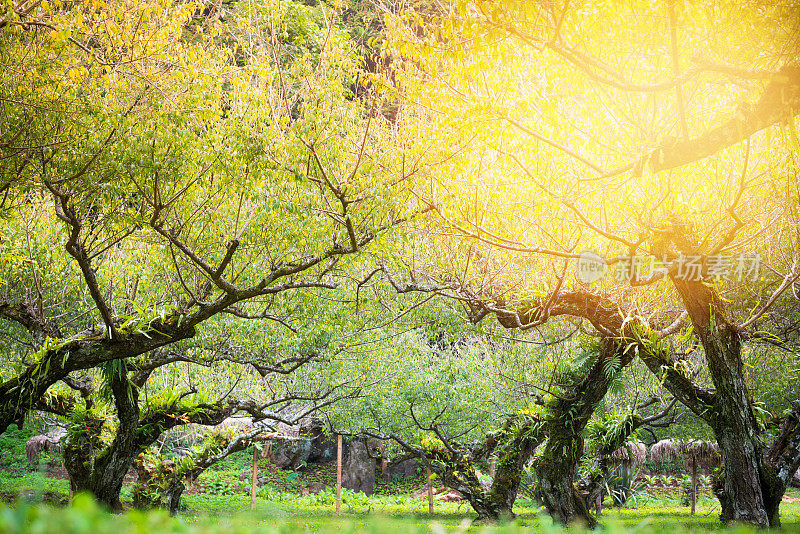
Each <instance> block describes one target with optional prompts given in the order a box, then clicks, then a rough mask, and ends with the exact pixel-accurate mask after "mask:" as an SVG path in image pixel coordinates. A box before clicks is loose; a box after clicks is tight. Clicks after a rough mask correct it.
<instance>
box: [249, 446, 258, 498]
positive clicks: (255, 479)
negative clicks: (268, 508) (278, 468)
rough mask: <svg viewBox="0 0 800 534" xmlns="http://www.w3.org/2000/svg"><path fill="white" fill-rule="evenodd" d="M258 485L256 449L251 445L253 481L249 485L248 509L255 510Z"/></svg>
mask: <svg viewBox="0 0 800 534" xmlns="http://www.w3.org/2000/svg"><path fill="white" fill-rule="evenodd" d="M257 485H258V449H257V448H256V446H255V444H253V480H252V482H251V484H250V509H251V510H255V509H256V486H257Z"/></svg>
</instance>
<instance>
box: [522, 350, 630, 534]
mask: <svg viewBox="0 0 800 534" xmlns="http://www.w3.org/2000/svg"><path fill="white" fill-rule="evenodd" d="M625 347H626V344H625V343H624V342H622V341H618V340H615V339H612V338H607V337H606V338H603V339H602V340H601V342H600V347H599V350H598V355H597V360H596V361H595V362H594V364H593V365H592V367H591V369H590V370H589V372H588V373H586V374H585V375H584V376H583V377H582V378H581V380H580V382H578V383H577V384H576V385H575V386H574V387H572V388H570V389H567V390H566V391H565V392H564V394H563V396H562V397H561V398H556V399H555V400H554V401H553V402H552V403H550V405H549V408H550V409H549V413H548V414H547V421H546V425H547V427H546V431H547V436H548V437H547V444H546V445H545V450H544V453H543V454H542V459H541V461H540V462H539V464H538V465H537V467H536V473H537V475H538V477H539V480H540V482H541V493H542V499H543V500H544V505H545V508H546V509H547V512H548V513H549V514H550V515H551V516H552V517H553V520H554V521H557V522H559V523H562V524H569V523H573V522H578V523H583V524H584V525H585V526H586V527H590V528H591V527H594V526H596V525H597V520H596V519H595V518H594V517H593V516H592V515H591V514H590V513H589V507H588V506H587V504H586V500H585V499H584V498H583V497H582V496H581V494H580V493H579V492H578V490H577V489H576V487H575V484H574V479H575V472H576V469H577V466H578V462H579V461H580V458H581V456H582V455H583V438H582V437H581V434H582V433H583V430H584V429H585V428H586V424H587V423H588V422H589V419H590V418H591V417H592V414H593V413H594V411H595V409H596V408H597V405H598V404H599V403H600V401H602V400H603V397H605V395H606V393H607V392H608V387H609V385H610V384H611V381H612V380H613V379H614V378H615V376H616V375H617V373H619V372H620V371H621V370H622V369H623V368H624V367H626V366H627V365H628V364H629V363H630V362H631V361H632V360H633V356H634V352H633V351H632V350H626V349H625Z"/></svg>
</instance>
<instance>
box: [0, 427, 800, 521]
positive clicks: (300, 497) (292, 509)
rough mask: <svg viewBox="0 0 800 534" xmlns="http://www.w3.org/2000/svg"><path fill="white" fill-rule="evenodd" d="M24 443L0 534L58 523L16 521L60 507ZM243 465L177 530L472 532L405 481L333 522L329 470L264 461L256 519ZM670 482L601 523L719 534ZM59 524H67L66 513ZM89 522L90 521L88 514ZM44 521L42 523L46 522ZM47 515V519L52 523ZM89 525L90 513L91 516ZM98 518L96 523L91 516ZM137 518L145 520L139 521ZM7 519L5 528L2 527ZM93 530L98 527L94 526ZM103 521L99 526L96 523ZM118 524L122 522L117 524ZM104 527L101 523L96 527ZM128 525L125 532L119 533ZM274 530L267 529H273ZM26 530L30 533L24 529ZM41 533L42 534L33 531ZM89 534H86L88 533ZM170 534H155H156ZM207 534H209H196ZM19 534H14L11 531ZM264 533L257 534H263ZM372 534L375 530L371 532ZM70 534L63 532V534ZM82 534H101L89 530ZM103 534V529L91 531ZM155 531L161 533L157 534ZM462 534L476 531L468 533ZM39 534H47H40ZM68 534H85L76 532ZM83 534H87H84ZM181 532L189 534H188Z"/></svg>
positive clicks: (189, 500) (17, 444) (213, 483)
mask: <svg viewBox="0 0 800 534" xmlns="http://www.w3.org/2000/svg"><path fill="white" fill-rule="evenodd" d="M27 437H28V433H27V432H25V431H17V433H14V431H12V432H8V433H6V434H4V435H3V436H0V451H2V454H0V501H5V502H7V503H11V502H16V503H17V504H15V505H12V508H6V509H5V510H3V509H2V508H0V534H5V533H6V532H27V530H25V528H26V527H24V525H27V524H30V525H32V524H33V523H35V521H32V520H31V518H30V517H28V516H31V515H33V516H37V514H39V515H38V516H37V517H40V519H41V521H45V522H47V521H54V522H56V523H58V521H61V520H60V519H57V518H58V517H59V516H58V513H60V512H57V511H53V512H36V510H39V509H38V508H32V509H29V510H28V511H27V512H26V511H24V510H23V511H20V510H22V508H20V506H22V507H23V508H24V506H25V505H24V504H22V505H20V503H24V502H33V503H36V502H42V501H44V502H45V503H48V504H50V505H55V506H57V507H58V506H61V505H63V504H66V502H67V494H68V483H67V481H66V479H65V478H64V476H65V473H64V470H63V468H61V466H60V461H59V458H58V455H57V454H50V455H44V456H43V457H42V462H41V463H40V465H39V469H38V470H34V469H32V468H31V467H30V466H29V465H28V464H27V461H26V460H25V455H24V441H25V440H26V439H27ZM251 461H252V455H251V454H250V453H248V452H245V453H240V454H238V455H234V456H233V457H231V458H229V459H227V460H226V461H225V462H222V463H220V464H218V465H217V466H214V468H212V469H209V470H208V471H206V472H205V473H203V475H201V476H200V477H199V479H198V480H197V481H196V483H195V484H194V485H193V486H191V487H190V488H189V490H188V491H187V492H186V494H185V495H184V498H183V506H182V508H181V511H180V513H179V522H178V523H176V524H177V525H183V526H182V527H180V528H178V527H175V528H177V530H176V531H182V530H181V529H189V530H193V529H200V531H201V532H250V531H254V530H263V531H264V532H270V533H271V532H273V531H275V529H277V531H280V532H290V533H294V532H330V533H336V534H343V533H351V532H386V533H391V534H397V533H399V532H403V533H405V532H434V533H435V534H439V533H441V532H463V531H464V530H465V529H466V528H467V527H468V526H469V525H471V524H472V521H473V519H474V518H475V514H474V512H473V511H472V509H471V508H470V507H469V505H468V503H466V502H439V501H437V502H436V503H435V505H434V513H433V514H429V513H428V504H427V501H426V500H425V499H415V498H412V497H411V496H410V493H411V492H412V491H413V490H414V489H416V488H419V487H420V486H422V482H423V481H422V477H420V476H418V477H413V478H411V479H409V480H405V481H399V480H394V481H393V482H392V483H390V484H387V483H386V482H385V481H383V480H380V481H379V484H378V486H377V488H376V490H377V491H376V495H374V496H372V497H366V496H364V495H363V494H361V493H354V492H352V491H349V490H344V492H343V504H342V513H341V514H336V512H335V495H334V492H333V490H332V489H331V488H328V489H327V490H325V491H323V492H321V493H318V494H313V493H309V492H308V488H309V487H310V486H312V485H313V484H315V483H316V484H319V483H322V484H326V485H332V484H333V482H334V480H335V470H334V468H333V466H323V467H316V468H314V469H310V468H303V469H300V470H298V471H297V472H295V471H286V470H282V469H278V468H277V467H275V466H274V465H272V464H270V463H269V462H268V461H267V460H259V472H260V473H261V474H262V475H266V478H267V480H268V483H267V484H266V485H265V486H262V487H261V488H259V490H258V493H257V499H256V507H255V510H252V511H251V510H250V497H249V487H250V486H249V484H250V480H249V469H250V462H251ZM680 486H681V484H680V483H679V481H678V479H675V480H668V479H667V478H666V477H659V478H658V479H653V480H649V481H648V487H647V488H645V489H644V491H643V492H642V493H641V494H640V495H638V496H637V498H636V499H635V501H633V502H630V503H629V505H628V506H627V507H624V508H606V509H605V510H604V513H603V515H602V516H601V518H600V520H601V522H602V523H603V524H604V525H606V526H609V527H610V529H609V530H610V531H614V532H623V531H624V532H627V531H636V532H664V533H667V532H668V533H669V534H677V533H679V532H681V533H682V532H707V531H715V530H722V527H721V526H720V524H719V521H718V516H719V505H718V503H717V501H716V500H715V499H714V498H713V497H712V496H711V494H710V492H709V491H708V489H707V488H706V489H705V490H704V491H703V492H702V494H701V495H700V498H699V502H698V507H697V513H696V514H695V515H690V514H689V507H688V506H685V505H684V504H683V501H684V496H683V494H682V490H681V489H680ZM122 497H123V502H130V487H126V488H125V489H124V491H123V495H122ZM787 498H788V499H787V500H793V501H794V502H785V503H784V504H783V505H782V506H781V516H782V520H783V529H784V530H785V531H788V532H800V491H798V490H795V489H791V490H789V492H787ZM515 511H516V512H517V513H518V518H517V519H516V520H515V521H514V523H513V524H511V525H510V526H506V527H503V528H502V529H501V530H502V531H503V532H515V531H517V530H525V531H531V530H533V531H545V532H549V531H553V532H556V531H558V529H556V528H554V527H553V526H552V522H551V521H550V520H549V518H548V517H546V516H545V515H543V514H542V512H541V509H540V508H539V507H538V506H537V505H536V504H535V503H533V502H531V501H529V500H526V499H522V498H521V499H518V501H517V504H516V506H515ZM23 513H24V514H27V515H26V516H25V517H26V518H27V519H23V520H22V523H20V525H23V526H21V527H19V528H18V529H17V530H13V529H10V528H8V525H11V524H12V523H13V521H12V519H13V518H14V517H16V516H15V515H14V514H17V515H19V514H23ZM63 513H65V514H67V515H66V516H64V517H65V518H67V519H63V518H62V519H63V520H65V521H69V520H70V519H69V518H70V517H72V516H70V515H68V514H69V512H67V511H64V512H63ZM87 513H88V512H87ZM92 513H95V512H92ZM48 514H50V515H48ZM53 514H55V515H53ZM95 515H96V513H95ZM128 516H130V518H131V519H130V520H129V521H131V523H130V524H128V523H125V524H124V525H122V526H120V527H119V528H120V529H122V530H115V528H116V527H114V528H111V527H109V528H110V530H109V532H113V533H114V534H121V532H122V531H125V528H128V527H130V528H132V529H133V530H134V531H136V532H149V531H152V529H150V528H149V527H148V528H147V529H145V530H141V529H140V526H141V525H140V524H139V522H141V521H144V522H145V523H146V524H148V525H150V522H152V521H155V522H163V521H167V523H164V525H168V524H169V525H171V524H172V523H169V520H166V519H164V518H159V516H157V515H156V516H153V517H150V516H147V517H144V516H139V515H137V514H135V513H133V514H128V515H126V517H128ZM97 517H100V516H97ZM143 517H144V518H143ZM10 518H11V519H10ZM98 521H101V520H100V519H98ZM102 521H107V520H105V519H103V520H102ZM125 521H127V520H125ZM103 524H105V523H103ZM125 525H127V526H125ZM273 527H274V528H273ZM31 528H33V527H31ZM42 528H43V530H42ZM87 528H88V527H87ZM172 528H173V527H171V526H170V527H164V529H166V530H164V531H165V532H166V531H168V530H169V529H172ZM206 528H210V529H212V530H205V529H206ZM20 529H21V530H20ZM264 529H266V530H264ZM376 529H377V530H376ZM69 530H70V529H67V530H65V532H66V531H69ZM90 530H91V534H100V532H99V531H97V529H90ZM100 530H103V529H100ZM162 530H163V529H162ZM469 530H470V531H476V530H479V528H478V526H475V525H472V526H471V527H469ZM39 531H40V532H48V531H50V530H49V528H48V527H46V526H44V527H41V528H39ZM72 531H74V532H76V533H77V532H84V530H81V529H80V528H78V529H77V530H76V529H72ZM85 532H87V534H88V533H89V531H88V530H86V531H85ZM187 532H188V531H187Z"/></svg>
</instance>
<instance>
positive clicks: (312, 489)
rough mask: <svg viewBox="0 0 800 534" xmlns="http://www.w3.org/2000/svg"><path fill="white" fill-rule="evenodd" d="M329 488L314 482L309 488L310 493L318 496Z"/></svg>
mask: <svg viewBox="0 0 800 534" xmlns="http://www.w3.org/2000/svg"><path fill="white" fill-rule="evenodd" d="M326 487H327V486H326V485H325V484H323V483H322V482H312V483H311V485H310V486H309V487H308V492H309V493H311V494H313V495H316V494H317V493H322V492H323V491H325V488H326Z"/></svg>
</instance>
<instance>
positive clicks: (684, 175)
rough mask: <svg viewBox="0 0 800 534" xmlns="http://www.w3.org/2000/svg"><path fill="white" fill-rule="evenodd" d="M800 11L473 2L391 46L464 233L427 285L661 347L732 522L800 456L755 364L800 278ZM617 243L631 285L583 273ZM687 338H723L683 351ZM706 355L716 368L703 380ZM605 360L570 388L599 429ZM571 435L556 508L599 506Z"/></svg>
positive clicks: (755, 519)
mask: <svg viewBox="0 0 800 534" xmlns="http://www.w3.org/2000/svg"><path fill="white" fill-rule="evenodd" d="M706 7H708V9H706ZM620 20H624V21H625V24H619V21H620ZM797 20H798V17H797V11H796V8H792V7H788V6H773V7H771V8H769V9H766V10H755V9H752V8H751V7H750V6H748V5H741V4H733V3H730V4H728V3H726V4H717V3H715V4H714V6H713V7H712V6H710V5H709V6H701V5H695V4H693V5H691V6H689V5H676V4H675V3H672V2H665V3H655V4H653V3H640V4H636V6H635V7H633V8H631V9H629V8H628V7H623V6H622V5H620V6H617V8H616V9H600V8H599V7H594V6H576V5H573V4H571V3H568V2H565V3H563V4H561V5H559V4H557V3H529V2H514V1H511V2H502V3H500V4H497V3H489V2H482V1H477V2H459V3H458V4H457V5H456V6H454V7H453V9H452V10H451V11H450V12H449V13H445V14H441V15H430V14H422V13H419V12H413V11H412V12H410V13H407V14H406V16H404V17H398V18H396V19H394V21H393V28H394V31H395V34H394V48H392V49H390V50H388V51H387V53H393V54H395V58H396V63H398V64H401V63H402V65H403V66H404V68H403V70H402V75H401V80H402V83H403V84H404V85H403V88H404V91H405V93H406V95H407V100H406V107H405V117H404V119H405V121H406V123H405V124H407V125H409V126H410V127H413V128H414V129H415V130H416V131H419V132H421V135H423V136H427V137H428V138H429V142H428V146H429V147H431V148H430V154H429V156H430V157H431V159H433V160H435V161H438V162H444V163H442V164H441V166H440V167H439V173H438V174H437V176H436V177H435V178H431V179H429V180H427V181H420V182H418V183H417V194H418V196H419V197H420V198H421V199H423V202H425V203H426V204H427V205H428V206H430V207H431V208H432V209H435V210H436V211H437V212H438V214H439V215H440V216H441V218H440V221H441V226H442V228H440V229H438V230H434V231H438V232H439V233H440V234H442V233H443V234H445V235H446V236H447V235H449V236H455V237H456V238H460V239H453V238H450V239H447V238H440V239H439V240H438V242H437V244H436V245H435V246H432V247H430V251H436V250H444V251H446V252H445V254H444V255H442V256H441V257H440V258H439V260H438V265H436V264H435V262H432V263H434V266H433V267H432V268H431V269H429V276H431V277H432V278H433V283H429V284H427V289H428V290H431V288H435V289H437V290H438V291H439V292H440V293H441V294H444V295H447V296H449V297H451V298H454V299H457V300H460V301H461V302H464V303H465V307H466V308H467V309H468V311H469V313H470V314H471V316H472V317H473V318H474V320H481V319H483V318H484V317H487V316H491V315H494V316H496V317H497V318H498V320H499V321H500V323H501V324H503V325H504V326H506V327H509V328H522V329H528V328H535V327H538V326H540V325H543V324H545V323H547V322H548V321H549V320H550V318H552V317H555V316H569V317H574V318H577V319H582V320H586V321H588V322H590V323H591V324H592V326H593V327H594V328H595V329H596V330H597V332H598V334H599V335H600V336H601V337H602V338H604V340H603V342H602V345H603V346H604V347H606V348H605V349H603V350H602V351H601V356H600V358H599V359H598V362H599V363H600V364H601V365H606V364H607V362H612V361H613V362H620V363H623V364H625V363H627V362H630V361H632V360H633V358H635V357H640V358H642V360H643V361H644V362H645V363H646V364H647V366H648V367H649V368H650V369H651V370H652V371H653V372H654V373H656V374H657V375H658V376H659V377H661V379H662V380H663V382H664V385H665V387H667V388H668V389H669V391H670V392H671V393H672V394H673V395H674V396H675V397H677V398H678V399H679V400H680V401H681V402H682V403H683V404H685V405H686V406H687V407H688V408H689V409H690V410H691V411H692V412H694V413H695V414H697V416H698V417H700V418H702V419H703V420H704V421H706V423H707V424H708V425H709V426H710V427H711V429H712V430H713V432H714V434H715V435H716V437H717V440H718V442H719V445H720V449H721V452H722V455H723V458H724V461H725V464H724V470H723V473H722V476H721V477H720V479H719V480H718V481H717V483H716V488H717V489H716V493H717V496H718V497H719V498H720V501H721V503H722V519H723V521H731V520H736V521H745V522H750V523H753V524H757V525H761V526H777V525H779V516H778V506H779V503H780V496H781V495H782V494H783V491H784V490H785V487H786V483H787V481H788V477H789V476H791V473H793V472H794V471H796V469H797V467H798V465H799V464H800V455H798V449H797V447H796V442H797V440H798V434H797V429H798V426H797V416H798V412H797V409H798V408H797V407H795V408H793V410H792V411H791V412H790V413H788V414H786V416H785V418H784V420H783V430H782V432H781V434H780V436H779V437H778V439H777V440H776V441H775V442H774V443H773V444H772V446H771V447H768V446H767V444H766V443H765V442H764V440H763V433H762V429H761V428H760V427H759V424H758V420H757V417H756V416H755V413H754V407H753V403H752V400H751V394H750V391H749V387H748V384H747V382H746V380H745V374H744V368H743V365H742V347H743V345H744V344H745V343H749V344H758V343H759V342H761V340H762V339H764V338H765V336H764V334H763V333H762V332H761V325H764V324H766V320H765V316H766V315H767V314H768V313H769V311H770V309H772V308H773V307H774V306H782V307H784V308H785V307H788V306H791V304H790V302H791V299H793V298H794V297H793V296H792V294H791V292H789V291H787V290H788V289H789V288H792V287H796V285H797V282H798V280H799V279H800V269H799V268H798V265H799V264H800V263H799V262H798V255H800V235H798V234H797V230H796V229H797V226H798V220H800V218H799V217H798V204H797V200H796V198H797V194H798V190H797V183H798V181H797V146H798V145H797V132H796V129H795V126H794V117H795V115H796V113H797V110H798V109H800V77H798V73H800V68H799V67H798V65H797V64H796V51H797V48H798V41H797V35H798V31H797ZM654 21H655V22H654ZM661 21H663V22H661ZM678 28H680V33H679V32H678ZM688 57H691V58H694V59H693V64H688V63H687V61H686V60H685V58H688ZM639 79H643V80H647V81H638V80H639ZM650 80H655V81H650ZM763 191H769V194H768V195H767V196H765V195H763V193H762V192H763ZM448 241H449V244H448ZM592 249H594V251H595V255H592V256H583V257H582V255H581V254H582V252H583V250H592ZM598 257H599V258H601V259H600V260H599V261H595V265H598V264H599V267H598V268H599V269H608V270H609V271H612V270H613V271H614V275H615V277H616V278H618V279H619V280H620V281H621V282H623V283H624V287H623V285H622V284H615V283H614V282H613V281H612V280H609V279H608V278H606V279H605V280H604V281H601V282H599V283H598V284H597V285H596V286H595V288H590V287H588V285H587V284H586V283H585V282H586V280H585V279H584V280H582V279H579V277H578V276H577V275H575V274H572V273H571V272H570V269H569V263H570V262H575V261H578V260H581V261H586V260H587V259H589V260H591V259H593V258H594V259H597V258H598ZM603 258H608V259H607V260H604V259H603ZM639 260H644V261H642V262H639ZM748 262H749V263H748ZM753 265H758V266H759V267H760V268H761V269H760V271H759V273H758V275H757V276H753V273H754V270H753V269H755V268H754V267H753ZM726 266H727V267H729V268H730V270H729V271H728V272H725V267H726ZM748 266H749V267H748ZM736 269H739V270H738V273H737V270H736ZM748 269H750V271H748ZM748 272H749V274H748ZM417 276H418V277H419V275H417ZM437 284H438V286H437ZM410 286H413V284H410ZM409 289H424V288H421V287H416V288H415V287H409ZM726 298H732V299H734V300H733V301H732V302H731V303H727V302H726V301H725V299H726ZM774 334H786V335H788V333H787V332H774ZM687 339H688V340H689V341H693V342H694V343H696V346H697V347H698V348H700V349H702V351H694V355H689V356H687V355H684V354H683V353H682V351H681V350H676V348H682V347H680V346H679V345H680V344H683V345H686V344H688V342H687ZM615 347H616V348H615ZM700 352H702V354H699V353H700ZM603 362H605V363H603ZM706 364H707V371H708V373H709V375H710V378H711V381H712V383H713V389H710V388H706V387H703V386H701V385H699V384H698V383H696V382H695V380H694V371H693V368H695V367H697V368H698V369H699V367H700V366H701V365H706ZM623 367H624V365H623ZM583 378H585V380H578V381H577V382H576V386H577V391H583V392H584V393H583V394H582V395H585V397H582V398H579V399H578V400H577V401H575V402H577V403H578V404H577V405H576V404H573V402H564V403H561V404H563V406H559V402H557V401H554V405H553V408H554V411H553V417H554V418H558V417H561V416H563V414H564V413H565V411H564V410H566V411H569V410H570V409H572V408H579V409H578V412H577V413H579V417H578V418H577V420H576V422H577V423H578V424H577V426H576V428H577V429H578V430H580V427H582V426H584V425H585V422H586V421H587V420H588V417H589V416H590V415H591V411H592V410H593V405H596V402H597V401H598V400H599V399H601V398H602V397H603V396H604V395H605V390H606V389H607V388H606V385H605V384H604V382H605V381H604V379H603V378H602V375H600V374H599V373H594V374H593V373H592V372H589V373H588V374H586V375H584V377H583ZM552 437H553V436H550V439H552ZM576 443H577V441H576V435H575V434H573V435H572V436H565V442H564V443H563V445H564V446H566V447H567V449H566V450H574V447H575V445H576ZM567 456H571V457H570V458H569V459H567V460H565V463H566V464H567V465H565V468H564V469H558V470H557V471H558V473H556V472H553V473H551V474H552V476H553V477H554V480H553V483H552V484H551V486H552V490H553V491H552V499H551V502H548V503H547V504H548V508H549V509H550V511H551V513H553V514H554V517H556V518H557V519H559V520H561V521H565V522H566V521H570V520H572V519H575V518H580V519H583V520H588V521H589V522H590V523H591V522H592V521H593V520H591V518H589V516H588V513H586V512H585V510H584V509H585V506H582V505H581V502H580V501H581V499H579V498H577V497H576V496H575V495H574V493H575V492H574V488H573V485H572V480H571V478H570V474H571V473H572V472H573V467H574V465H575V456H574V455H567ZM547 476H550V475H547ZM555 479H557V481H556V480H555ZM546 501H547V498H546Z"/></svg>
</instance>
